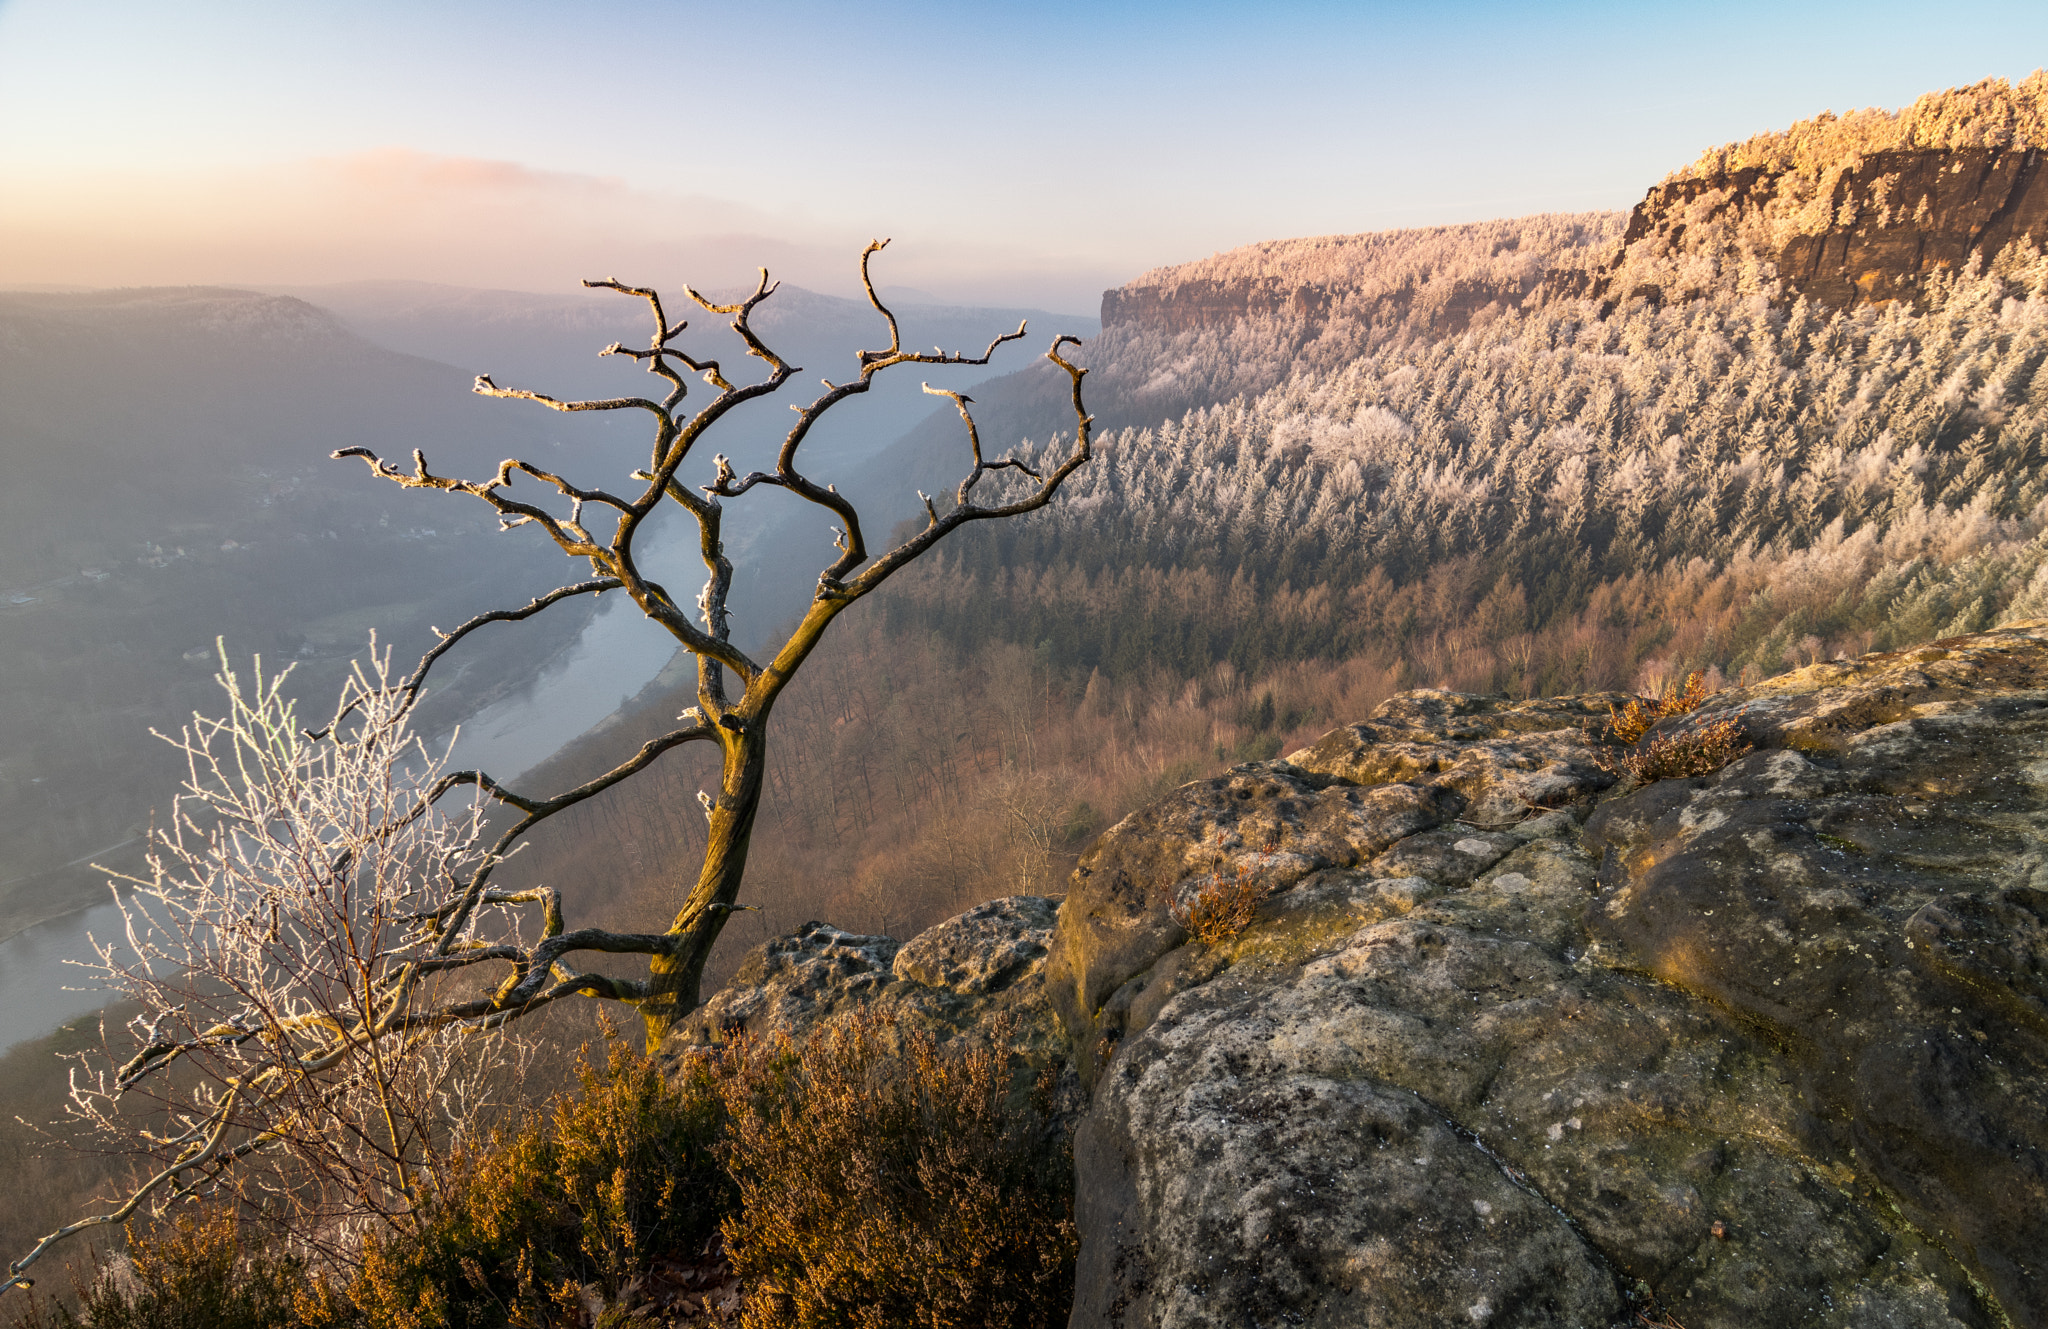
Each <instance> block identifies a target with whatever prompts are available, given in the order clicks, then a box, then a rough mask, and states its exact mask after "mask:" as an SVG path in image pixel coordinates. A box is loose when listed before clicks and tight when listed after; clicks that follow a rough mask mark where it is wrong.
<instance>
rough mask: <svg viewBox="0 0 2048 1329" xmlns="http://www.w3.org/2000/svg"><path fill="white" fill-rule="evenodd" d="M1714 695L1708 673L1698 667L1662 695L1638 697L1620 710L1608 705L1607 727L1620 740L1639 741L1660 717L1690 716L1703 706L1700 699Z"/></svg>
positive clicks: (1663, 718) (1626, 741) (1624, 741)
mask: <svg viewBox="0 0 2048 1329" xmlns="http://www.w3.org/2000/svg"><path fill="white" fill-rule="evenodd" d="M1713 695H1714V694H1713V692H1712V691H1711V690H1710V689H1709V688H1708V687H1707V680H1706V678H1705V676H1704V675H1702V674H1700V673H1699V672H1698V671H1697V670H1695V671H1694V672H1693V673H1690V674H1688V675H1686V678H1685V686H1684V687H1682V688H1667V689H1665V691H1664V695H1663V696H1661V697H1637V698H1636V699H1635V700H1634V701H1631V702H1630V703H1629V704H1628V705H1626V706H1624V707H1622V708H1621V709H1620V710H1618V711H1617V710H1615V709H1614V708H1613V707H1612V706H1609V707H1608V708H1607V724H1608V728H1609V730H1610V731H1611V732H1612V733H1613V734H1614V737H1615V738H1616V739H1617V740H1618V741H1620V742H1623V743H1635V742H1639V741H1641V739H1642V737H1643V735H1644V734H1647V733H1649V732H1650V730H1651V729H1652V728H1653V727H1654V726H1655V725H1656V723H1657V722H1658V721H1659V720H1665V719H1669V718H1670V717H1671V716H1674V715H1691V714H1692V713H1693V712H1694V711H1696V710H1698V709H1699V708H1700V703H1701V702H1703V701H1705V700H1706V699H1707V698H1709V697H1711V696H1713Z"/></svg>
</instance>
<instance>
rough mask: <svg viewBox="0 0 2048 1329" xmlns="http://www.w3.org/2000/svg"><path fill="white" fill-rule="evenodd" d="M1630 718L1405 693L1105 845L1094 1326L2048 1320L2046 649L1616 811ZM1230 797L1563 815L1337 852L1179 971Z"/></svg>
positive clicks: (1884, 682)
mask: <svg viewBox="0 0 2048 1329" xmlns="http://www.w3.org/2000/svg"><path fill="white" fill-rule="evenodd" d="M1609 700H1610V699H1608V698H1583V699H1565V700H1564V701H1561V702H1554V703H1549V704H1547V707H1548V709H1533V708H1514V707H1510V706H1508V705H1506V704H1505V703H1502V702H1500V701H1499V700H1498V699H1486V698H1459V697H1455V696H1452V695H1450V694H1442V693H1424V694H1408V695H1407V696H1406V697H1402V698H1395V699H1394V700H1393V701H1392V702H1390V703H1389V705H1388V706H1386V707H1383V708H1382V713H1381V714H1379V715H1376V716H1375V717H1374V718H1373V719H1371V720H1369V721H1367V722H1366V723H1365V724H1363V725H1358V726H1351V727H1349V728H1347V729H1344V730H1339V731H1336V732H1335V733H1333V734H1331V735H1329V736H1327V737H1326V738H1325V739H1324V740H1323V741H1322V742H1319V743H1318V744H1316V745H1315V746H1314V747H1313V748H1311V749H1310V750H1309V751H1308V752H1306V753H1298V754H1295V755H1294V757H1293V758H1292V759H1291V761H1290V763H1286V764H1275V765H1274V766H1273V767H1268V768H1258V769H1253V770H1246V769H1243V768H1240V770H1238V771H1233V772H1232V773H1231V774H1230V776H1228V777H1225V779H1224V780H1223V781H1220V782H1207V783H1206V785H1198V786H1189V787H1188V788H1186V789H1183V790H1181V791H1178V792H1177V793H1176V794H1175V795H1173V796H1170V797H1169V799H1168V800H1166V802H1165V803H1164V804H1162V805H1160V806H1159V807H1157V808H1154V809H1148V810H1147V812H1146V813H1141V814H1139V815H1138V816H1136V817H1133V818H1131V819H1129V820H1127V821H1126V822H1125V823H1123V824H1122V825H1120V826H1119V827H1118V828H1117V829H1116V831H1115V832H1112V836H1110V837H1105V842H1104V844H1102V845H1100V846H1098V850H1099V851H1100V852H1099V854H1097V855H1096V856H1095V858H1094V860H1093V863H1092V866H1093V868H1094V870H1095V871H1094V874H1093V875H1094V876H1101V875H1104V874H1105V868H1106V867H1108V866H1109V865H1111V864H1113V865H1114V869H1115V870H1117V871H1122V872H1124V873H1125V874H1126V875H1127V877H1129V878H1130V880H1129V881H1127V882H1125V883H1124V884H1123V885H1122V887H1121V893H1119V892H1118V891H1114V890H1109V889H1098V886H1097V884H1096V883H1095V882H1093V880H1092V879H1091V877H1090V876H1083V875H1081V874H1078V873H1077V876H1076V879H1075V893H1074V894H1072V895H1070V896H1069V897H1068V900H1067V903H1066V905H1065V906H1063V908H1062V911H1061V914H1060V919H1059V929H1058V932H1059V934H1065V933H1067V932H1068V930H1069V929H1070V928H1071V929H1074V930H1075V931H1076V933H1077V934H1078V935H1079V936H1080V937H1081V938H1082V940H1083V941H1084V943H1085V944H1084V945H1082V946H1080V947H1074V948H1072V949H1070V950H1069V949H1066V948H1067V947H1068V939H1067V938H1066V937H1065V936H1064V935H1056V936H1055V938H1054V942H1053V948H1052V949H1053V954H1054V956H1055V958H1057V957H1058V956H1060V955H1061V954H1062V953H1063V950H1064V951H1065V953H1068V954H1074V955H1078V956H1080V957H1082V958H1083V960H1084V963H1082V964H1079V965H1074V966H1072V967H1071V968H1070V969H1068V970H1064V971H1059V972H1058V976H1057V985H1056V986H1055V988H1054V994H1055V1001H1056V1002H1057V1003H1059V1004H1060V1011H1061V1015H1062V1017H1063V1018H1065V1019H1067V1020H1068V1021H1069V1025H1068V1028H1069V1033H1070V1035H1072V1036H1073V1037H1074V1039H1075V1043H1076V1053H1077V1059H1078V1060H1080V1061H1081V1062H1082V1064H1084V1065H1085V1064H1086V1063H1087V1061H1088V1059H1089V1056H1090V1053H1091V1051H1095V1050H1098V1049H1099V1047H1100V1044H1101V1043H1102V1041H1103V1034H1104V1032H1105V1030H1108V1029H1114V1030H1116V1031H1117V1032H1118V1033H1119V1035H1120V1038H1119V1039H1118V1041H1117V1042H1116V1044H1115V1046H1114V1047H1113V1048H1111V1049H1110V1050H1109V1052H1110V1055H1109V1059H1108V1060H1107V1062H1106V1064H1105V1065H1103V1066H1102V1068H1101V1069H1100V1071H1099V1075H1098V1078H1097V1081H1096V1088H1095V1093H1094V1103H1093V1106H1092V1107H1091V1109H1090V1111H1089V1113H1088V1115H1087V1117H1086V1118H1085V1120H1084V1122H1083V1124H1082V1127H1081V1131H1080V1134H1079V1137H1078V1139H1077V1146H1076V1149H1077V1152H1076V1161H1077V1175H1078V1179H1079V1183H1080V1191H1079V1205H1078V1212H1077V1221H1078V1223H1079V1225H1080V1227H1081V1231H1082V1236H1083V1245H1082V1257H1081V1269H1080V1276H1079V1288H1080V1291H1079V1295H1078V1298H1077V1302H1076V1306H1075V1310H1074V1316H1073V1324H1074V1325H1075V1326H1077V1329H1078V1327H1079V1326H1097V1325H1115V1326H1138V1325H1145V1326H1197V1325H1200V1326H1206V1325H1217V1326H1222V1325H1243V1324H1261V1325H1265V1324H1276V1325H1277V1324H1298V1325H1373V1326H1379V1327H1382V1329H1395V1327H1396V1326H1411V1325H1412V1326H1417V1327H1418V1329H1419V1327H1420V1326H1440V1325H1450V1324H1490V1325H1602V1326H1604V1325H1618V1324H1622V1323H1628V1324H1640V1323H1642V1321H1641V1320H1638V1319H1637V1318H1636V1317H1637V1316H1638V1315H1639V1314H1640V1315H1647V1316H1648V1317H1649V1318H1650V1319H1651V1320H1653V1321H1654V1320H1657V1319H1658V1317H1659V1316H1669V1317H1671V1318H1673V1319H1675V1321H1676V1322H1677V1323H1680V1324H1682V1325H1684V1326H1686V1329H1715V1327H1718V1326H1727V1327H1729V1329H1733V1327H1734V1326H1745V1327H1746V1326H1753V1325H1771V1326H1843V1327H1844V1329H1846V1327H1847V1326H1859V1327H1860V1326H1867V1325H1869V1326H1876V1325H1882V1326H1902V1327H1903V1326H1950V1325H1954V1326H1964V1325H1969V1326H1986V1327H1987V1329H1988V1327H1989V1326H1994V1325H2003V1324H2009V1325H2017V1326H2030V1327H2034V1329H2038V1327H2039V1326H2043V1325H2048V1302H2044V1300H2043V1288H2044V1274H2048V1269H2044V1264H2048V1260H2044V1255H2048V1089H2044V1086H2048V825H2044V823H2043V820H2042V819H2043V818H2048V787H2044V784H2048V624H2034V625H2022V626H2020V627H2017V628H2015V629H2011V630H2005V631H2001V632H1997V633H1987V634H1982V635H1979V636H1976V637H1971V638H1964V639H1958V640H1956V641H1952V642H1944V643H1936V644H1934V645H1933V646H1930V647H1927V648H1923V649H1921V650H1919V651H1914V652H1905V653H1900V654H1895V655H1887V656H1873V657H1868V658H1866V659H1864V660H1861V661H1854V662H1847V663H1843V664H1837V665H1828V666H1817V667H1815V668H1813V669H1809V670H1805V671H1801V672H1800V673H1798V674H1794V675H1789V676H1787V677H1785V678H1781V679H1776V680H1772V681H1771V682H1769V683H1767V684H1764V685H1760V686H1758V687H1755V688H1751V689H1748V690H1746V691H1740V692H1731V693H1726V694H1722V695H1721V696H1719V697H1716V698H1715V699H1713V700H1712V701H1711V702H1710V703H1709V705H1708V707H1707V708H1706V710H1705V712H1704V713H1703V714H1702V715H1701V716H1699V717H1695V718H1693V719H1690V720H1677V721H1667V722H1666V723H1665V725H1664V726H1663V729H1664V731H1665V732H1673V731H1678V730H1681V729H1683V728H1684V727H1686V726H1687V725H1695V724H1699V723H1702V722H1709V721H1712V720H1715V719H1718V718H1720V717H1722V716H1727V715H1733V716H1736V717H1738V718H1739V719H1740V721H1741V723H1742V725H1743V727H1744V729H1745V730H1746V732H1747V733H1748V735H1749V737H1750V739H1751V741H1752V742H1754V743H1756V744H1757V747H1758V749H1759V750H1758V751H1756V752H1754V753H1752V754H1750V755H1748V756H1746V757H1743V758H1741V759H1739V760H1737V761H1736V762H1734V763H1732V764H1731V765H1730V766H1728V767H1727V768H1725V769H1724V770H1723V771H1721V772H1720V773H1718V774H1716V775H1713V776H1707V777H1702V778H1699V779H1693V780H1682V781H1662V782H1658V783H1654V784H1651V785H1649V786H1647V787H1643V788H1639V789H1607V788H1606V787H1605V786H1606V784H1607V781H1606V778H1605V776H1604V774H1603V773H1600V772H1599V771H1598V768H1597V766H1595V765H1594V764H1593V763H1592V760H1591V758H1592V750H1591V748H1590V747H1589V746H1588V745H1587V741H1586V739H1585V736H1584V735H1585V730H1584V728H1583V726H1584V725H1585V724H1586V723H1587V722H1588V721H1593V720H1596V719H1598V718H1604V716H1605V713H1606V705H1607V702H1608V701H1609ZM1518 709H1519V710H1520V714H1519V715H1515V716H1508V715H1505V714H1504V713H1505V712H1512V711H1516V710H1518ZM1545 715H1548V716H1550V717H1553V719H1552V720H1551V721H1546V720H1545V719H1544V718H1542V717H1544V716H1545ZM1560 722H1561V723H1560ZM1546 726H1547V727H1546ZM1375 778H1378V779H1381V780H1386V781H1391V782H1394V783H1390V784H1383V785H1380V786H1376V787H1373V786H1361V787H1353V786H1348V785H1344V784H1330V785H1327V786H1325V787H1324V788H1323V789H1320V790H1318V789H1316V788H1314V783H1315V781H1317V780H1318V779H1321V780H1360V781H1366V780H1371V779H1375ZM1551 780H1557V781H1559V782H1561V783H1559V784H1558V785H1555V786H1552V785H1549V783H1548V782H1549V781H1551ZM1232 781H1242V782H1244V783H1243V786H1242V787H1243V788H1244V789H1245V791H1246V792H1247V793H1249V794H1250V797H1249V798H1243V799H1238V800H1237V801H1238V802H1239V803H1248V804H1251V805H1253V806H1264V807H1267V808H1269V809H1271V810H1272V814H1273V816H1275V817H1277V818H1279V819H1280V820H1283V821H1284V820H1285V819H1286V817H1287V816H1288V815H1290V814H1288V813H1284V812H1282V811H1281V808H1282V807H1283V805H1285V804H1288V803H1290V802H1291V803H1292V804H1293V805H1294V806H1295V808H1296V811H1297V812H1299V811H1300V810H1302V809H1304V808H1305V807H1306V806H1307V805H1308V804H1309V802H1310V800H1311V796H1312V795H1314V796H1321V795H1324V794H1327V793H1328V792H1330V791H1331V790H1345V791H1347V792H1349V793H1355V794H1358V795H1361V796H1362V797H1361V804H1360V805H1366V804H1369V803H1370V802H1371V799H1370V795H1372V794H1373V793H1374V792H1375V788H1378V789H1388V788H1401V789H1407V790H1417V791H1423V792H1425V793H1432V792H1433V793H1435V794H1437V795H1438V796H1449V797H1451V798H1453V799H1456V800H1458V801H1459V802H1460V803H1461V804H1462V805H1463V806H1464V807H1467V808H1469V807H1471V806H1473V805H1475V804H1484V803H1485V801H1486V800H1488V799H1495V800H1498V801H1497V802H1496V804H1495V806H1496V807H1503V806H1505V804H1506V802H1507V801H1508V800H1515V799H1518V800H1520V801H1521V802H1522V803H1523V804H1525V805H1530V804H1540V803H1542V802H1545V801H1558V802H1565V803H1569V804H1570V809H1569V810H1560V811H1552V812H1547V813H1540V814H1537V815H1529V816H1525V817H1524V819H1523V820H1522V821H1520V822H1518V823H1515V824H1513V825H1495V824H1492V823H1487V824H1482V825H1480V826H1472V825H1467V824H1460V823H1457V822H1453V821H1451V820H1450V818H1449V817H1446V818H1444V819H1443V820H1442V821H1440V822H1439V823H1438V824H1436V825H1428V826H1418V827H1416V828H1415V829H1414V830H1412V831H1411V832H1410V833H1409V834H1408V835H1405V836H1402V837H1401V838H1399V839H1398V840H1395V841H1394V842H1393V843H1391V844H1387V845H1383V846H1380V847H1378V848H1376V849H1372V850H1367V849H1365V848H1362V847H1361V848H1360V849H1359V851H1358V853H1357V855H1356V857H1355V858H1354V859H1352V860H1350V861H1348V862H1347V861H1343V856H1342V855H1337V854H1326V855H1325V857H1326V858H1328V859H1329V860H1330V861H1329V862H1327V863H1325V864H1323V865H1321V866H1318V867H1317V868H1316V870H1314V871H1311V872H1307V873H1301V874H1298V875H1296V876H1293V877H1292V878H1291V879H1289V880H1287V881H1286V882H1284V883H1283V884H1284V887H1285V888H1284V889H1281V890H1279V891H1277V892H1276V893H1274V894H1273V895H1272V896H1270V897H1269V898H1268V899H1267V900H1266V901H1265V903H1264V904H1263V905H1262V906H1261V910H1260V913H1259V916H1258V918H1257V920H1256V921H1255V922H1254V923H1253V925H1252V926H1251V927H1250V928H1249V929H1248V930H1247V931H1246V932H1245V933H1244V934H1243V935H1242V936H1241V937H1239V938H1237V939H1236V940H1235V941H1233V942H1230V943H1228V944H1225V945H1222V946H1218V947H1215V948H1208V947H1202V946H1199V945H1193V944H1185V943H1182V944H1175V943H1177V942H1179V938H1177V937H1175V936H1173V935H1171V933H1170V932H1168V931H1167V930H1166V929H1160V928H1158V927H1157V924H1156V921H1152V920H1150V919H1148V918H1147V917H1146V916H1145V915H1144V914H1142V913H1141V912H1140V911H1139V910H1138V909H1137V908H1136V907H1135V904H1136V902H1137V901H1138V900H1140V899H1142V898H1146V897H1148V896H1154V895H1156V893H1157V891H1158V890H1159V889H1160V883H1161V882H1162V881H1163V880H1164V879H1166V878H1168V877H1170V876H1172V875H1173V874H1176V873H1179V874H1182V875H1184V876H1185V875H1191V874H1193V873H1196V872H1199V871H1202V870H1207V864H1206V862H1188V861H1187V859H1188V855H1189V854H1190V852H1191V850H1192V849H1193V848H1194V847H1195V845H1196V844H1199V842H1193V843H1191V842H1190V841H1188V840H1186V839H1176V838H1175V837H1176V836H1177V835H1179V834H1181V833H1182V831H1183V830H1185V829H1186V828H1190V827H1192V828H1201V829H1207V828H1208V827H1210V826H1212V825H1213V824H1214V823H1216V822H1217V821H1219V820H1220V818H1221V812H1220V809H1222V808H1225V807H1228V806H1230V802H1229V800H1230V799H1231V798H1235V797H1236V788H1237V786H1233V785H1232V784H1231V782H1232ZM1546 790H1548V792H1545V791H1546ZM1595 795H1604V799H1603V801H1601V802H1599V804H1598V805H1597V807H1596V806H1595V805H1594V802H1593V798H1594V796H1595ZM1402 796H1403V797H1406V798H1412V797H1413V794H1404V795H1402ZM1439 806H1441V805H1439ZM1466 815H1467V816H1469V813H1467V814H1466ZM1205 819H1206V820H1205ZM1582 819H1583V826H1582V824H1581V822H1582ZM1241 820H1242V821H1244V822H1245V823H1246V825H1247V826H1249V827H1251V828H1252V829H1253V830H1254V832H1256V830H1257V829H1259V828H1260V827H1261V826H1262V825H1263V823H1259V822H1257V821H1256V820H1255V819H1254V818H1252V817H1246V818H1242V819H1241ZM1472 820H1474V821H1479V820H1481V819H1479V818H1472ZM1112 837H1114V839H1115V840H1116V841H1117V842H1116V843H1111V839H1112ZM1147 837H1152V838H1153V842H1152V843H1149V844H1148V843H1146V839H1147ZM1238 838H1239V839H1240V840H1241V841H1244V842H1247V843H1256V842H1257V841H1258V835H1257V834H1256V833H1253V834H1249V835H1247V834H1245V833H1243V832H1240V833H1239V836H1238ZM1176 855H1178V857H1176ZM1084 865H1091V864H1089V862H1088V860H1084ZM1148 871H1149V872H1150V873H1151V874H1152V875H1151V876H1150V877H1149V878H1145V877H1143V876H1141V874H1142V873H1145V872H1148ZM1148 885H1149V887H1150V889H1149V890H1147V889H1146V886H1148ZM1119 900H1125V901H1129V902H1131V905H1130V906H1129V907H1128V911H1127V912H1125V913H1124V914H1122V915H1121V916H1120V917H1119V916H1116V915H1114V914H1113V913H1112V911H1113V909H1114V908H1115V907H1116V905H1117V903H1118V901H1119ZM1077 902H1078V903H1077ZM1090 910H1093V911H1096V912H1093V913H1091V912H1089V911H1090ZM1106 916H1107V917H1111V918H1112V919H1113V920H1114V921H1116V922H1117V923H1118V925H1120V926H1121V927H1123V929H1124V932H1123V933H1122V934H1121V935H1120V936H1119V934H1118V933H1116V932H1115V931H1114V930H1113V929H1112V928H1108V927H1105V925H1104V922H1103V920H1104V918H1105V917H1106ZM1147 927H1151V928H1153V929H1154V930H1153V931H1152V932H1150V933H1147V932H1145V931H1144V929H1145V928H1147ZM1162 934H1165V935H1162ZM1104 935H1107V936H1108V937H1109V938H1110V939H1111V941H1113V942H1122V943H1124V944H1123V945H1122V946H1121V948H1119V946H1117V945H1109V944H1100V943H1099V942H1098V938H1099V937H1101V936H1104ZM1133 937H1142V938H1145V939H1146V942H1147V945H1149V946H1151V947H1153V948H1155V950H1154V952H1153V953H1150V954H1148V953H1147V951H1146V948H1145V946H1138V945H1131V944H1128V942H1129V939H1131V938H1133ZM1112 962H1113V964H1112ZM1114 966H1122V967H1123V969H1124V971H1125V973H1126V976H1125V977H1124V978H1123V980H1122V981H1121V982H1118V983H1116V984H1115V985H1114V986H1113V987H1112V986H1110V982H1109V980H1110V978H1111V977H1112V976H1113V975H1114V974H1115V972H1116V968H1115V967H1114ZM1054 972H1055V971H1054V970H1053V969H1052V967H1051V966H1050V965H1049V966H1048V973H1049V974H1050V973H1054ZM1076 973H1081V974H1085V975H1087V976H1088V980H1084V981H1083V982H1079V983H1076V982H1074V976H1075V974H1076ZM1095 993H1101V994H1102V995H1101V996H1100V997H1099V1000H1100V1001H1101V1002H1102V1005H1101V1006H1100V1007H1098V1008H1097V1009H1096V1010H1094V1011H1083V1012H1081V1016H1082V1018H1079V1019H1077V1018H1075V1016H1074V1014H1073V1012H1074V1011H1075V1009H1076V1007H1077V1006H1078V1005H1079V1003H1080V1001H1081V1000H1083V999H1085V998H1086V997H1088V996H1090V995H1092V994H1095Z"/></svg>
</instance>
